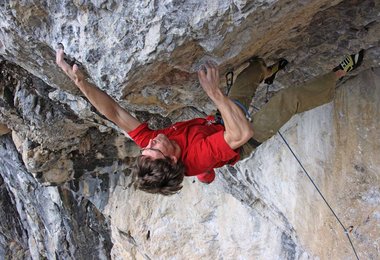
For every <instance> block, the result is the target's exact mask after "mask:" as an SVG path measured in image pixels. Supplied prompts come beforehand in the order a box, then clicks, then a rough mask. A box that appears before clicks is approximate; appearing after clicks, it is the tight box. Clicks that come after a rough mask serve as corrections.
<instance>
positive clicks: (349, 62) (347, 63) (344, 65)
mask: <svg viewBox="0 0 380 260" xmlns="http://www.w3.org/2000/svg"><path fill="white" fill-rule="evenodd" d="M363 57H364V50H361V51H359V52H358V53H356V54H352V55H348V56H347V57H346V58H345V59H344V60H343V61H342V62H341V63H340V64H339V65H338V66H336V67H335V68H334V69H333V71H337V70H344V71H345V72H349V71H351V70H354V69H356V68H357V67H359V66H360V64H362V62H363Z"/></svg>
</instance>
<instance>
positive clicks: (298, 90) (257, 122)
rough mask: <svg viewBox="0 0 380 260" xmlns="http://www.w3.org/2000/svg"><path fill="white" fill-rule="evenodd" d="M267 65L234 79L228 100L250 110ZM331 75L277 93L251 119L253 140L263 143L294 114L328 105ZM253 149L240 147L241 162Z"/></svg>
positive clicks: (254, 63)
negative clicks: (233, 100) (235, 101)
mask: <svg viewBox="0 0 380 260" xmlns="http://www.w3.org/2000/svg"><path fill="white" fill-rule="evenodd" d="M265 69H266V65H265V63H264V61H263V60H261V59H257V60H254V61H251V64H250V65H249V66H248V67H247V68H246V69H245V70H243V71H242V73H241V74H239V76H238V77H237V79H236V81H235V83H234V85H233V87H232V88H231V90H230V92H229V94H228V96H229V97H230V98H231V99H235V100H238V101H239V102H240V103H242V104H243V105H244V106H245V107H246V108H248V107H249V105H250V103H251V101H252V98H253V96H254V95H255V92H256V89H257V87H258V86H259V84H260V82H262V81H263V80H264V77H265ZM335 84H336V77H335V74H334V72H330V73H327V74H325V75H323V76H320V77H317V78H315V79H313V80H311V81H309V82H307V83H305V84H303V85H300V86H295V87H290V88H286V89H282V90H280V91H279V92H278V93H276V94H275V95H274V96H273V97H272V98H271V99H270V100H269V102H268V103H266V104H265V105H264V106H263V107H262V108H261V109H260V110H259V111H258V112H257V113H255V114H254V115H253V116H252V125H253V131H254V135H253V139H254V140H256V141H257V142H259V143H262V142H264V141H266V140H268V139H269V138H271V137H272V136H273V135H275V134H276V133H277V131H278V130H279V129H280V128H281V127H282V126H283V125H284V124H285V123H286V122H287V121H288V120H289V119H290V118H291V117H292V116H293V115H295V114H297V113H301V112H304V111H307V110H310V109H313V108H315V107H318V106H321V105H323V104H326V103H328V102H330V101H331V100H332V99H333V97H334V94H335ZM255 148H256V146H255V145H252V142H248V143H246V144H245V145H243V146H242V147H241V152H240V156H241V159H244V158H246V157H248V156H249V155H250V154H251V152H252V151H253V150H254V149H255Z"/></svg>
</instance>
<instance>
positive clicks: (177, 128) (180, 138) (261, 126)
mask: <svg viewBox="0 0 380 260" xmlns="http://www.w3.org/2000/svg"><path fill="white" fill-rule="evenodd" d="M363 55H364V51H363V50H362V51H360V52H359V53H357V54H354V55H349V56H347V57H346V58H345V59H344V60H343V61H342V62H341V63H340V64H339V65H338V66H337V67H336V68H334V69H333V70H332V71H331V72H329V73H327V74H325V75H323V76H320V77H318V78H316V79H314V80H312V81H310V82H308V83H306V84H304V85H302V86H298V87H292V88H287V89H283V90H281V91H279V92H278V93H277V94H276V95H275V96H274V97H273V98H271V99H270V100H269V102H268V103H266V104H265V105H264V106H263V107H262V108H261V110H260V111H258V112H257V113H256V114H255V115H254V116H253V117H248V113H247V112H246V111H247V109H246V108H247V107H248V106H249V104H250V103H251V100H252V98H253V96H254V94H255V91H256V88H257V87H258V85H259V84H260V82H262V81H264V80H265V81H266V82H271V81H273V79H274V77H275V75H276V73H277V72H278V71H279V70H280V69H282V68H283V67H284V66H285V65H286V63H287V61H286V60H283V59H282V60H280V61H279V62H278V63H276V64H274V65H273V66H270V67H267V66H266V65H265V63H264V61H263V60H262V59H259V58H252V59H251V60H250V61H249V66H248V67H247V68H246V69H244V70H243V71H242V73H241V74H240V75H238V77H237V79H236V82H235V83H234V85H233V87H232V88H231V90H230V92H229V94H228V97H227V96H226V95H224V94H223V93H222V91H221V89H220V88H219V72H218V68H217V66H216V65H215V64H213V63H211V62H207V63H206V64H205V65H204V67H203V68H202V69H200V70H199V71H198V78H199V82H200V84H201V86H202V88H203V90H204V91H205V92H206V94H207V95H208V97H209V98H210V99H211V100H212V101H213V102H214V104H215V106H216V108H217V109H218V114H219V115H220V116H221V118H219V117H214V116H209V117H207V118H195V119H192V120H189V121H184V122H178V123H175V124H173V125H172V126H170V127H168V128H165V129H160V130H151V129H149V127H148V125H147V123H141V122H139V121H138V120H137V119H136V118H135V117H133V116H132V115H131V114H130V113H129V112H128V111H126V110H125V109H123V108H122V107H121V106H120V105H119V104H118V103H116V102H115V101H114V100H113V99H112V98H111V97H109V96H108V95H107V94H106V93H104V92H103V91H101V90H100V89H98V88H97V87H95V86H94V85H92V84H90V83H89V82H88V81H87V80H86V79H85V78H84V75H83V74H82V73H81V71H80V70H79V69H78V66H77V65H73V66H72V67H71V66H70V65H68V64H67V63H66V62H65V60H64V50H63V45H61V44H60V45H59V48H58V50H57V56H56V62H57V64H58V66H59V67H60V68H61V69H63V71H64V72H65V73H66V74H67V75H68V76H69V77H70V79H72V80H73V81H74V83H75V84H76V85H77V86H78V88H79V89H80V90H81V91H82V92H83V94H84V95H85V96H86V97H87V98H88V99H89V101H90V102H91V103H92V104H93V105H94V107H95V108H96V109H97V110H98V111H99V112H100V113H102V114H103V115H104V116H105V117H107V118H108V119H109V120H111V121H112V122H114V123H115V124H116V125H118V126H119V127H120V128H121V129H123V130H124V131H125V132H127V133H128V135H129V136H130V137H131V138H132V139H133V140H134V142H135V143H136V144H137V145H138V146H140V147H141V148H142V150H141V155H140V156H139V157H138V158H137V160H136V165H135V167H134V170H133V172H134V175H135V176H136V177H137V179H136V186H137V187H138V188H139V189H141V190H144V191H146V192H149V193H159V194H162V195H171V194H174V193H176V192H178V191H179V190H180V189H181V188H182V185H181V184H182V181H183V178H184V176H197V177H198V179H199V180H200V181H202V182H204V183H211V182H212V181H213V180H214V178H215V173H214V170H213V169H214V168H219V167H222V166H223V165H226V164H231V165H232V164H234V163H236V162H237V161H238V160H240V159H243V158H245V157H247V156H248V155H249V154H250V153H251V152H252V151H253V150H254V149H255V148H256V147H257V146H258V145H260V144H261V143H262V142H264V141H266V140H268V139H269V138H270V137H272V136H273V135H275V134H276V132H277V131H278V130H279V129H280V128H281V126H283V125H284V124H285V123H286V122H287V121H288V120H289V119H290V118H291V117H292V116H293V115H295V114H297V113H301V112H304V111H307V110H310V109H312V108H315V107H317V106H320V105H323V104H325V103H328V102H330V101H331V100H332V99H333V97H334V92H335V84H336V82H337V80H339V79H340V78H342V77H343V76H345V75H346V73H347V72H349V71H351V70H353V69H355V68H357V67H358V66H359V65H360V64H361V62H362V60H363Z"/></svg>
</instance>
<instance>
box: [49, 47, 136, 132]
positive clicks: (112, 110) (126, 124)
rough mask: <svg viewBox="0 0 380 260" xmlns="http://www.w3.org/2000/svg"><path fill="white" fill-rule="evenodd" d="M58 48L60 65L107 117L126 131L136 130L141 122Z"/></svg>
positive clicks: (57, 58)
mask: <svg viewBox="0 0 380 260" xmlns="http://www.w3.org/2000/svg"><path fill="white" fill-rule="evenodd" d="M60 47H61V48H58V50H57V54H56V62H57V64H58V66H59V67H60V68H61V69H62V70H63V71H64V72H65V73H66V75H67V76H69V78H70V79H71V80H72V81H74V83H75V85H77V87H78V88H79V89H80V90H81V91H82V92H83V94H84V95H85V96H86V97H87V98H88V100H89V101H90V102H91V104H92V105H93V106H94V107H95V108H96V109H97V110H98V111H99V112H100V113H101V114H103V115H104V116H105V117H106V118H108V119H109V120H111V121H112V122H114V123H115V124H116V125H118V126H119V127H120V128H121V129H123V130H124V131H126V132H129V131H132V130H134V129H135V128H136V127H138V126H139V125H140V124H141V122H140V121H138V120H137V119H136V118H135V117H133V116H132V115H131V114H130V113H129V112H128V111H127V110H125V109H124V108H122V107H121V106H120V105H119V104H118V103H116V102H115V101H114V100H113V99H112V98H111V97H110V96H108V95H107V94H106V93H104V92H103V91H101V90H100V89H99V88H97V87H96V86H94V85H93V84H91V83H89V82H88V81H87V80H86V79H85V77H84V75H83V73H82V72H81V71H80V70H79V69H78V66H77V65H74V66H72V67H71V66H70V65H69V64H67V63H66V62H65V60H64V58H63V57H64V50H63V48H62V46H60Z"/></svg>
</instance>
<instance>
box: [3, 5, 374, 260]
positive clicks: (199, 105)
mask: <svg viewBox="0 0 380 260" xmlns="http://www.w3.org/2000/svg"><path fill="white" fill-rule="evenodd" d="M379 13H380V3H379V1H376V0H362V1H357V0H343V1H340V0H335V1H327V0H317V1H314V0H298V1H278V0H264V1H254V0H252V1H245V0H241V1H240V0H233V1H232V0H230V1H217V0H215V1H203V2H202V1H194V0H163V1H149V0H146V1H118V0H102V1H100V0H80V1H79V0H74V1H72V0H66V1H41V0H38V1H36V0H24V1H14V0H5V1H2V2H1V3H0V192H1V198H0V204H1V209H0V216H1V219H2V220H3V221H1V224H0V231H1V232H0V258H2V259H12V258H15V259H46V258H47V259H318V258H319V259H356V256H355V253H354V250H353V249H352V247H351V244H350V241H349V240H348V238H347V236H346V234H345V233H344V229H346V230H347V232H348V235H349V237H350V239H351V240H352V244H353V246H354V248H355V250H356V253H357V255H358V257H359V258H360V259H379V258H380V249H379V248H380V245H379V243H380V240H379V237H380V228H379V227H380V206H379V205H380V181H379V179H380V175H379V169H380V157H379V155H378V151H379V150H380V141H379V140H380V134H379V131H378V129H379V127H380V125H379V122H380V120H379V119H380V105H379V104H380V85H379V82H380V47H379V46H380V44H379V42H380V23H379V20H380V18H379ZM59 42H61V43H63V44H64V46H65V51H66V53H67V59H69V60H71V61H73V60H74V59H75V60H76V62H77V63H80V64H81V69H82V70H84V71H85V72H86V74H87V76H88V80H89V81H91V82H93V83H94V84H96V85H97V86H98V87H99V88H101V89H102V90H104V91H105V92H106V93H108V94H109V95H111V96H112V97H113V98H115V99H116V100H117V101H118V102H119V103H120V104H121V105H122V106H123V107H125V108H126V109H128V110H130V111H131V112H132V113H133V114H134V115H136V117H138V118H139V119H140V120H141V121H148V122H149V124H150V125H151V126H152V127H153V128H161V127H165V126H168V125H170V123H172V122H177V121H181V120H186V119H190V118H193V117H197V116H204V115H205V114H208V113H210V112H211V111H212V110H214V109H215V107H214V105H213V104H212V103H211V102H210V101H209V100H208V98H207V96H206V95H205V94H204V92H203V91H202V89H201V87H200V86H199V83H198V80H197V75H196V71H197V70H198V68H199V66H200V65H201V64H202V63H203V62H204V61H206V60H209V59H211V60H213V61H215V62H216V63H218V64H219V66H220V73H221V83H222V84H221V86H222V88H225V83H224V79H223V78H224V77H223V76H224V73H225V72H226V71H227V70H228V69H231V68H235V69H237V68H238V66H239V64H241V63H243V62H244V61H246V60H247V59H248V58H249V57H251V56H253V55H258V56H261V57H263V58H264V59H265V60H266V61H267V62H268V63H269V64H270V63H272V62H274V61H276V60H277V59H278V58H280V57H286V58H287V59H288V60H289V62H290V63H289V65H288V67H287V69H286V70H285V72H280V73H279V74H278V76H277V77H276V81H275V83H274V84H273V85H271V86H270V87H269V93H267V88H266V86H265V85H263V86H261V87H260V88H259V90H258V92H257V94H256V96H255V99H254V102H253V106H254V107H255V108H260V106H261V105H262V104H263V103H264V101H265V99H266V98H267V96H268V94H271V93H272V92H276V91H278V90H279V89H281V88H284V87H294V86H295V85H296V84H299V83H302V82H304V81H306V80H309V79H311V78H312V77H314V76H317V75H318V74H321V73H325V72H328V71H329V70H331V68H333V67H335V66H336V65H337V64H338V63H339V62H340V61H341V59H342V58H343V57H344V55H346V54H349V53H353V52H356V51H358V50H359V49H365V50H366V57H365V60H364V62H363V65H362V66H361V67H360V68H359V69H358V70H355V71H354V72H353V73H351V74H350V76H348V77H346V78H345V79H344V80H343V81H340V82H339V83H338V88H337V91H336V97H335V99H334V101H333V102H332V103H329V104H326V105H324V106H321V107H319V108H316V109H313V110H311V111H308V112H305V113H303V114H300V115H297V116H295V117H293V118H292V120H290V121H289V122H288V123H287V124H286V125H285V126H284V127H283V128H282V129H281V131H280V132H281V134H282V136H283V137H284V138H285V140H286V142H287V143H288V144H289V145H290V146H291V148H292V149H293V151H294V153H295V154H296V155H297V157H298V158H299V159H300V161H301V162H302V163H303V166H304V167H305V169H306V170H307V171H308V173H309V175H310V176H311V178H312V179H313V180H314V182H315V184H316V185H317V186H318V188H319V190H320V192H321V193H322V194H323V195H324V197H325V199H326V200H327V201H328V203H329V205H330V206H331V208H332V209H333V210H334V212H335V214H336V215H337V216H338V218H339V220H340V221H341V224H342V225H343V227H342V225H341V224H340V223H339V222H338V221H337V219H336V218H335V217H334V215H333V214H332V212H331V211H330V209H329V208H328V207H327V205H326V203H325V202H324V200H323V199H322V198H321V196H320V195H319V193H318V192H317V190H316V188H315V187H314V186H313V185H312V184H311V182H310V180H309V179H308V178H307V177H306V175H305V173H304V172H303V170H302V169H301V167H300V166H299V164H298V163H297V161H296V159H295V158H294V156H293V155H292V153H291V152H290V151H289V149H288V147H287V146H286V144H285V142H284V140H283V139H282V137H281V135H279V134H278V135H275V136H274V137H273V138H271V139H270V140H268V141H267V142H265V143H264V144H262V145H261V146H260V147H259V148H258V149H257V150H256V152H255V153H254V154H252V155H251V156H250V157H249V158H247V159H245V160H244V161H241V162H239V163H238V164H237V165H235V166H234V167H227V166H226V167H223V168H221V169H219V170H218V176H217V179H216V181H215V182H214V183H212V184H210V185H204V184H201V183H199V182H198V181H197V180H195V179H193V178H186V179H185V181H184V187H183V189H182V191H181V192H180V193H179V194H176V195H173V196H171V197H162V196H156V195H150V194H145V193H143V192H141V191H137V190H135V189H134V188H133V185H132V177H131V176H130V168H131V165H132V164H133V158H135V157H136V156H137V155H138V154H139V148H138V147H137V146H136V145H134V143H133V142H132V141H131V140H130V139H128V138H126V137H125V136H124V135H123V133H122V132H121V131H120V129H119V128H118V127H117V126H115V125H114V124H113V123H111V122H110V121H108V120H107V119H105V118H104V117H103V116H102V115H100V114H99V113H98V112H97V111H96V110H95V109H94V108H93V107H92V106H91V104H89V103H88V101H87V99H86V98H84V97H83V96H82V95H81V93H80V92H79V90H78V89H77V88H76V87H75V86H74V84H73V83H72V82H70V80H69V79H68V78H67V77H66V76H65V74H64V73H63V72H62V71H60V70H59V68H58V67H57V66H56V65H55V47H56V45H57V43H59ZM236 74H237V73H235V76H236Z"/></svg>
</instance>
